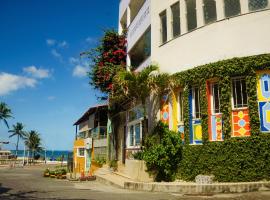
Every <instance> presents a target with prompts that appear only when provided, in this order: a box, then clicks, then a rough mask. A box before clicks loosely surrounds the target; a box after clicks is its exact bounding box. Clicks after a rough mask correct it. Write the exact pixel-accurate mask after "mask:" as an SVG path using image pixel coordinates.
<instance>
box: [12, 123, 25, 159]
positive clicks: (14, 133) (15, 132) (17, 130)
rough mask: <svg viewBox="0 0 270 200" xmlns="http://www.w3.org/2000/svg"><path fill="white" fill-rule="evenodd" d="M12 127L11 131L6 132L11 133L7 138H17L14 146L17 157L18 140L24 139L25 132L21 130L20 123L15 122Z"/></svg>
mask: <svg viewBox="0 0 270 200" xmlns="http://www.w3.org/2000/svg"><path fill="white" fill-rule="evenodd" d="M12 127H13V129H12V130H9V131H8V132H10V133H12V134H11V135H10V136H9V137H13V136H17V144H16V156H17V155H18V145H19V140H20V139H24V138H25V131H24V130H23V129H24V125H23V124H22V123H19V122H17V123H16V124H15V125H13V126H12Z"/></svg>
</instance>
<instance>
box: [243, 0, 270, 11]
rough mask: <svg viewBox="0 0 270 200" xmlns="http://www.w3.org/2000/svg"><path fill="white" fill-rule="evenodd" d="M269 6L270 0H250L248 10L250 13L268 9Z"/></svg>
mask: <svg viewBox="0 0 270 200" xmlns="http://www.w3.org/2000/svg"><path fill="white" fill-rule="evenodd" d="M268 4H269V2H268V0H248V8H249V10H250V11H255V10H261V9H264V8H267V7H268Z"/></svg>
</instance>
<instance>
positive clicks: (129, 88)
mask: <svg viewBox="0 0 270 200" xmlns="http://www.w3.org/2000/svg"><path fill="white" fill-rule="evenodd" d="M157 70H158V67H157V66H155V65H150V66H148V67H146V68H144V69H143V70H142V71H141V72H131V71H120V72H119V73H118V74H117V75H116V77H115V79H114V84H115V85H116V87H117V89H118V91H120V92H122V93H124V95H125V96H126V97H133V98H135V99H136V100H139V101H140V102H141V104H142V107H143V116H144V120H143V123H142V125H143V133H142V134H143V138H144V136H145V135H146V134H147V129H146V128H145V127H147V118H146V117H147V116H146V115H147V113H146V101H147V98H149V97H150V95H151V91H152V89H153V88H154V85H155V81H154V80H155V74H154V73H153V72H155V71H157ZM112 95H114V94H112ZM118 95H119V92H118V93H117V96H118ZM113 98H114V96H112V99H113ZM116 98H119V97H116Z"/></svg>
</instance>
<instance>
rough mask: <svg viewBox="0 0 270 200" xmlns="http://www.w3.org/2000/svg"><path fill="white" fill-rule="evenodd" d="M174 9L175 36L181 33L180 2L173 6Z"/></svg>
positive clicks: (173, 32)
mask: <svg viewBox="0 0 270 200" xmlns="http://www.w3.org/2000/svg"><path fill="white" fill-rule="evenodd" d="M171 10H172V34H173V37H177V36H178V35H180V5H179V2H177V3H176V4H174V5H172V6H171Z"/></svg>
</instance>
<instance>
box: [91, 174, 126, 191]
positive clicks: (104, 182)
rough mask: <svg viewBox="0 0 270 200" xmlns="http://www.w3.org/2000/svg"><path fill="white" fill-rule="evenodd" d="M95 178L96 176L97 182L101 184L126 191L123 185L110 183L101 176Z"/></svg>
mask: <svg viewBox="0 0 270 200" xmlns="http://www.w3.org/2000/svg"><path fill="white" fill-rule="evenodd" d="M95 176H96V181H98V182H100V183H103V184H105V185H111V186H114V187H117V188H121V189H124V186H123V185H121V184H117V183H115V182H113V181H110V180H108V179H106V178H103V177H101V176H99V175H95Z"/></svg>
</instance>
